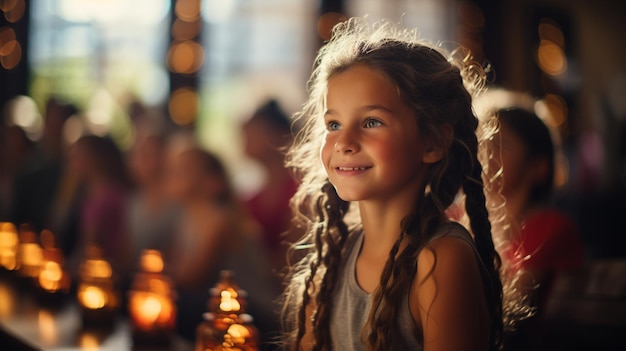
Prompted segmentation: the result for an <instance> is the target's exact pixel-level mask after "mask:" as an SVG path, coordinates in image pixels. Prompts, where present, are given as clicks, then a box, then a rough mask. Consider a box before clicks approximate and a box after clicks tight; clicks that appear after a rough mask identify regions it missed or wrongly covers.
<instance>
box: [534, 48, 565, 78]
mask: <svg viewBox="0 0 626 351" xmlns="http://www.w3.org/2000/svg"><path fill="white" fill-rule="evenodd" d="M537 61H538V64H539V68H541V70H542V71H544V72H545V73H546V74H549V75H551V76H559V75H561V74H563V73H564V72H565V70H566V69H567V59H566V58H565V53H564V52H563V49H561V48H560V47H559V46H558V45H556V44H555V43H554V42H552V41H550V40H541V42H540V43H539V48H538V49H537Z"/></svg>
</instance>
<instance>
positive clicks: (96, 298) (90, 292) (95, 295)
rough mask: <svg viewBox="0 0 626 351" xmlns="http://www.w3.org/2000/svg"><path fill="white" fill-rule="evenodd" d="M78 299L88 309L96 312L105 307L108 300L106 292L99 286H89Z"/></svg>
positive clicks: (81, 292) (80, 293)
mask: <svg viewBox="0 0 626 351" xmlns="http://www.w3.org/2000/svg"><path fill="white" fill-rule="evenodd" d="M78 298H79V300H80V302H81V303H82V305H83V306H85V307H86V308H89V309H92V310H96V309H99V308H102V307H104V305H105V304H106V301H107V298H106V294H105V292H104V291H103V290H102V289H100V288H99V287H97V286H87V287H85V288H84V289H83V290H82V291H80V292H79V294H78Z"/></svg>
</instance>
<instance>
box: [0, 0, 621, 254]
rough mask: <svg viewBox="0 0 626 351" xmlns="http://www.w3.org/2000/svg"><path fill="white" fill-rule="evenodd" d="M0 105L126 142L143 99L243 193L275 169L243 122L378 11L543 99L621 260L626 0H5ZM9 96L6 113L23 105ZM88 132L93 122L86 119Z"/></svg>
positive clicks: (597, 223) (575, 203) (595, 240)
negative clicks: (187, 131) (251, 151)
mask: <svg viewBox="0 0 626 351" xmlns="http://www.w3.org/2000/svg"><path fill="white" fill-rule="evenodd" d="M1 4H2V8H1V10H2V14H3V15H2V16H0V46H1V49H0V62H1V67H0V82H1V83H0V105H2V106H5V105H6V103H7V102H8V101H9V100H11V99H12V98H14V97H15V96H16V95H27V96H30V97H31V98H32V99H33V100H34V102H35V106H31V108H33V111H30V112H29V114H24V115H22V116H20V117H15V118H18V119H19V121H16V122H15V123H17V124H19V125H22V126H23V127H24V128H25V129H26V130H28V135H29V137H30V138H32V139H35V140H36V139H37V138H39V137H40V136H41V134H42V130H43V121H44V120H45V109H44V107H45V103H46V101H47V100H48V99H49V98H50V97H55V98H57V99H59V100H61V101H62V102H64V103H71V104H73V105H75V106H76V107H77V109H78V111H80V112H81V113H80V117H79V118H80V119H81V121H80V123H77V121H74V120H72V121H71V122H70V123H67V125H66V128H65V130H66V133H65V138H66V139H67V141H68V142H71V141H72V140H76V139H77V138H78V136H79V135H80V133H81V132H82V130H83V129H87V130H88V131H89V132H92V133H97V134H100V135H104V134H110V135H111V136H112V137H113V138H114V140H115V141H116V142H117V143H118V144H119V145H120V147H122V148H123V149H127V148H129V147H130V145H132V143H133V140H134V138H135V136H136V133H135V130H134V129H133V126H132V123H131V118H132V114H133V108H132V106H142V107H143V108H145V109H150V110H151V111H152V112H154V114H155V115H158V118H159V119H161V120H162V121H163V122H164V123H166V124H170V125H172V127H185V128H191V129H193V130H194V132H195V133H196V134H197V136H198V138H199V140H200V141H201V143H202V144H203V145H206V146H208V147H211V148H213V149H214V150H216V151H217V152H218V153H219V154H220V155H223V156H224V157H225V159H226V160H227V163H228V164H229V167H231V169H233V170H235V171H234V172H233V175H234V177H235V183H236V186H237V188H238V190H239V191H242V192H249V191H253V189H254V188H255V186H258V184H259V183H260V180H259V177H262V174H261V172H260V171H259V169H258V167H256V165H255V164H254V163H252V162H249V161H248V160H246V159H245V157H243V156H242V152H241V149H242V148H241V143H240V142H239V141H240V140H241V136H240V133H239V128H238V124H239V123H240V122H241V120H242V119H244V118H246V117H247V116H248V115H249V114H250V113H251V112H252V111H253V110H254V109H255V108H256V106H257V105H259V104H260V103H261V102H262V101H263V100H264V99H267V98H269V97H277V98H278V99H279V100H280V101H281V102H282V103H283V105H284V107H285V109H286V110H287V112H288V113H293V112H295V111H297V109H298V107H299V106H300V104H301V103H302V102H303V100H304V98H305V83H306V79H307V78H308V75H309V73H310V69H311V65H312V59H313V57H314V54H315V52H316V50H317V48H318V47H319V46H320V44H321V43H322V42H323V40H324V38H325V36H327V34H328V28H329V27H330V26H331V25H332V24H333V23H335V22H336V21H337V19H338V18H339V17H340V16H342V15H343V16H352V15H364V14H369V15H370V16H371V17H372V18H388V19H391V20H392V21H397V22H402V23H404V24H405V25H407V26H417V27H418V28H419V29H420V31H421V36H422V37H424V38H426V39H430V40H433V41H453V42H458V43H461V44H463V45H465V46H467V47H468V48H470V49H471V50H472V53H473V55H474V57H475V58H476V59H477V60H478V61H479V62H482V63H484V64H489V65H490V66H491V67H492V69H493V73H492V76H491V84H492V85H495V86H499V87H503V88H507V89H512V90H516V91H521V92H525V93H529V94H531V95H532V96H535V97H537V98H545V99H547V100H546V101H548V102H549V104H548V105H549V106H550V108H551V109H552V110H553V111H555V112H556V115H557V116H558V118H557V119H556V120H555V123H556V126H557V127H558V129H559V131H560V133H561V135H562V138H563V143H564V147H565V151H566V153H567V156H568V160H569V172H568V175H569V177H568V180H567V184H566V186H565V188H564V192H565V194H564V196H565V197H566V198H567V199H564V200H563V201H565V202H564V205H567V206H569V207H570V211H572V212H574V213H575V215H576V218H577V219H578V220H579V221H580V222H581V223H580V224H581V225H582V227H583V233H584V236H585V239H586V241H587V242H588V244H589V246H588V249H589V251H590V253H591V254H592V255H594V256H606V255H624V254H625V253H626V245H625V244H624V241H625V239H624V236H623V235H618V233H617V231H616V230H615V228H617V226H616V222H617V219H618V218H619V217H620V215H621V214H622V213H623V210H624V209H625V206H624V200H623V199H624V197H623V193H624V187H625V184H624V183H625V182H626V175H625V172H626V165H625V155H624V154H625V153H626V145H625V144H624V140H626V138H624V133H625V125H624V118H625V117H626V103H625V102H624V101H625V99H624V97H625V96H626V63H625V62H626V57H625V56H626V49H625V47H624V40H625V35H626V34H625V33H626V30H625V28H624V26H625V24H624V20H623V19H624V18H623V11H622V6H621V3H620V2H619V1H611V0H598V1H583V0H574V1H560V0H536V1H522V0H517V1H516V0H507V1H489V0H477V1H452V0H444V1H441V0H393V1H381V0H341V1H340V0H333V1H329V0H323V1H296V0H271V1H270V0H256V1H255V0H247V1H244V0H224V1H221V0H220V1H218V0H203V1H191V0H188V1H186V0H181V1H174V0H142V1H133V2H128V1H122V0H106V1H103V0H31V1H24V0H3V1H2V2H1ZM8 110H9V108H7V107H6V106H5V108H4V110H3V111H4V115H5V117H4V118H5V120H6V119H7V118H9V117H7V115H10V114H11V113H12V112H10V111H8ZM81 128H82V129H81Z"/></svg>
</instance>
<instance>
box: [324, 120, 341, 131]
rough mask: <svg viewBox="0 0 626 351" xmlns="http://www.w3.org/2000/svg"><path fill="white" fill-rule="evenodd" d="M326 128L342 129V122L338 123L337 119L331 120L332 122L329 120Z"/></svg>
mask: <svg viewBox="0 0 626 351" xmlns="http://www.w3.org/2000/svg"><path fill="white" fill-rule="evenodd" d="M326 128H327V129H328V130H338V129H340V128H341V124H339V123H338V122H336V121H330V122H328V123H327V124H326Z"/></svg>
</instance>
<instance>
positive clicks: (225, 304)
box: [220, 290, 241, 312]
mask: <svg viewBox="0 0 626 351" xmlns="http://www.w3.org/2000/svg"><path fill="white" fill-rule="evenodd" d="M221 297H222V298H221V301H220V310H222V311H224V312H230V311H239V309H240V308H241V305H240V304H239V301H237V292H235V291H231V290H224V291H222V293H221Z"/></svg>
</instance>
